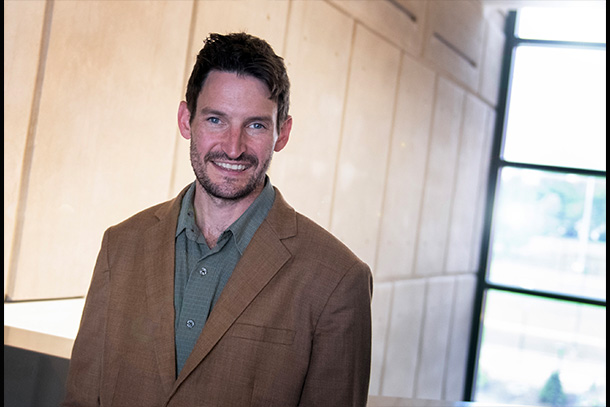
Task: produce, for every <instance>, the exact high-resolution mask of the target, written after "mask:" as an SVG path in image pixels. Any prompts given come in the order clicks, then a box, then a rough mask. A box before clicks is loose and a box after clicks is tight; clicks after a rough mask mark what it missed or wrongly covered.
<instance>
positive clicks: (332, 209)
mask: <svg viewBox="0 0 610 407" xmlns="http://www.w3.org/2000/svg"><path fill="white" fill-rule="evenodd" d="M357 30H358V23H357V22H356V21H355V22H354V24H353V26H352V40H351V44H350V50H349V59H348V60H349V64H348V65H347V73H346V76H347V79H346V82H345V83H346V86H345V93H344V95H343V111H342V112H341V127H340V130H339V142H338V143H337V158H336V159H335V171H334V174H333V181H332V188H331V191H332V195H331V197H330V205H329V208H330V209H329V210H330V214H329V216H328V225H329V228H330V229H332V226H333V214H334V212H335V197H336V195H337V178H338V177H339V166H340V159H341V148H342V147H343V137H344V134H343V133H344V131H345V114H346V110H347V102H348V99H349V87H350V79H351V74H352V64H353V62H354V61H353V58H354V48H355V46H356V31H357Z"/></svg>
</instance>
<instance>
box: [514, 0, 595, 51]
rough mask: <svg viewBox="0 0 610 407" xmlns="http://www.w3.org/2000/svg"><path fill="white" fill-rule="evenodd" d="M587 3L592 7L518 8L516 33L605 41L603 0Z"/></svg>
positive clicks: (530, 37) (537, 38)
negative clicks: (601, 0)
mask: <svg viewBox="0 0 610 407" xmlns="http://www.w3.org/2000/svg"><path fill="white" fill-rule="evenodd" d="M589 4H590V5H592V7H578V8H577V7H539V8H536V7H531V8H530V7H526V8H522V9H520V10H519V20H518V24H517V30H516V31H517V32H516V33H515V35H516V36H517V37H520V38H527V39H534V40H551V41H576V42H599V43H604V44H605V43H606V2H605V1H604V2H600V1H598V2H593V3H591V2H589ZM596 4H597V7H596V6H595V5H596Z"/></svg>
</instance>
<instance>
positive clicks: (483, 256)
mask: <svg viewBox="0 0 610 407" xmlns="http://www.w3.org/2000/svg"><path fill="white" fill-rule="evenodd" d="M517 20H518V11H516V10H512V11H509V12H508V15H507V18H506V24H505V44H504V51H503V59H502V70H501V78H500V91H499V95H498V104H497V116H496V123H495V129H494V140H493V144H492V150H491V160H490V166H489V174H488V181H487V196H486V204H485V215H484V227H483V231H482V240H481V248H480V250H481V251H480V257H479V267H478V271H477V285H476V290H475V299H474V307H473V314H472V326H471V333H470V349H469V351H468V361H467V366H466V380H465V385H464V397H463V399H464V400H466V401H472V400H473V398H474V394H475V385H476V375H477V370H478V358H479V352H480V346H481V334H482V329H483V322H484V311H485V301H486V293H487V292H488V291H489V290H496V291H499V292H508V293H515V294H527V295H531V296H534V297H537V298H547V299H553V300H561V301H568V302H572V303H575V304H588V305H597V306H603V307H606V300H599V299H596V298H588V297H584V296H576V295H567V294H562V293H557V292H550V291H544V290H539V289H524V288H521V287H515V286H510V285H504V284H498V283H493V282H490V281H489V280H488V269H489V264H488V263H489V256H490V249H491V247H490V246H491V232H492V224H493V216H494V214H493V209H494V204H495V199H496V196H497V194H498V186H499V179H500V175H501V172H502V169H504V168H520V169H531V170H542V171H547V172H552V173H563V174H576V175H582V176H595V177H604V178H605V177H606V171H598V170H589V169H582V168H571V167H557V166H549V165H540V164H529V163H520V162H511V161H507V160H504V159H503V158H502V148H503V144H504V137H505V132H506V126H507V113H508V109H507V107H508V102H509V100H510V90H511V85H512V75H513V68H514V54H515V51H516V49H517V48H518V47H519V46H521V45H543V46H556V47H558V46H559V47H573V48H589V49H603V50H605V49H606V44H605V43H590V42H575V41H552V40H537V39H526V38H519V37H517V35H516V33H515V29H516V24H517Z"/></svg>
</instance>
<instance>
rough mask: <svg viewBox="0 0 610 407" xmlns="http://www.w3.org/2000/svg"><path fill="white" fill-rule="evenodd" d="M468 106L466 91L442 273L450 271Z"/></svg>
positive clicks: (452, 184)
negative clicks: (450, 255) (461, 153)
mask: <svg viewBox="0 0 610 407" xmlns="http://www.w3.org/2000/svg"><path fill="white" fill-rule="evenodd" d="M467 107H468V102H467V98H466V93H464V94H462V109H461V110H462V111H461V118H460V132H459V135H458V143H457V147H456V148H457V152H456V158H455V164H454V167H453V168H454V171H453V182H452V183H451V189H452V191H451V202H450V203H449V221H448V224H447V232H446V236H447V240H446V244H445V247H444V248H443V268H442V269H441V270H442V274H446V273H447V272H448V265H447V258H448V254H449V247H450V246H451V230H452V229H453V226H454V225H453V222H452V219H453V216H452V215H453V213H454V212H453V210H454V206H455V195H456V193H457V188H456V185H457V183H458V178H459V175H460V174H459V172H460V152H461V151H462V146H463V142H464V122H465V120H464V119H465V116H466V109H467Z"/></svg>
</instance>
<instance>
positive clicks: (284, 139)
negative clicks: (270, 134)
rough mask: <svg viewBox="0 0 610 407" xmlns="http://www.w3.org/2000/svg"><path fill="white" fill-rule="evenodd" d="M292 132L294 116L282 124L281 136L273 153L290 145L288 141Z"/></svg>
mask: <svg viewBox="0 0 610 407" xmlns="http://www.w3.org/2000/svg"><path fill="white" fill-rule="evenodd" d="M290 130H292V116H288V118H287V119H286V120H285V121H284V123H283V124H282V127H280V134H279V135H278V138H277V140H276V141H275V146H274V147H273V151H275V152H278V151H280V150H282V149H283V148H284V147H286V144H288V139H289V138H290Z"/></svg>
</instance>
